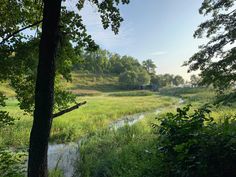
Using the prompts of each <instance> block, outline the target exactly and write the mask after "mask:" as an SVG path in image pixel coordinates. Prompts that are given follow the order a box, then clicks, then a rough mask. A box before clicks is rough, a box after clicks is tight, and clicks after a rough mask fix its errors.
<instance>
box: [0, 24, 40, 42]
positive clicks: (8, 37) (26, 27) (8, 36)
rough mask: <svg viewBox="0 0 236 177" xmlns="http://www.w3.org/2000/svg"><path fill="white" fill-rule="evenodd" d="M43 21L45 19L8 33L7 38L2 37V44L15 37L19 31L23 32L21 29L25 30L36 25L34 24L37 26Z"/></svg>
mask: <svg viewBox="0 0 236 177" xmlns="http://www.w3.org/2000/svg"><path fill="white" fill-rule="evenodd" d="M42 21H43V20H40V21H37V22H35V23H33V24H31V25H28V26H25V27H23V28H21V29H19V30H17V31H15V32H13V33H11V34H9V35H7V36H6V37H5V38H3V39H2V41H1V42H0V45H1V44H3V43H4V42H6V41H7V40H8V39H10V38H11V37H13V36H14V35H16V34H17V33H19V32H21V31H24V30H25V29H28V28H32V27H34V26H36V25H38V24H40V23H42Z"/></svg>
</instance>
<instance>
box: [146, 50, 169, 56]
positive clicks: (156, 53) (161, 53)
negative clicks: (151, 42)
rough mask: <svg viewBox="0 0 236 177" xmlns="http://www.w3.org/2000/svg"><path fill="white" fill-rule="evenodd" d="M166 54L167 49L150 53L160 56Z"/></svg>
mask: <svg viewBox="0 0 236 177" xmlns="http://www.w3.org/2000/svg"><path fill="white" fill-rule="evenodd" d="M165 54H167V52H166V51H157V52H152V53H150V55H152V56H160V55H165Z"/></svg>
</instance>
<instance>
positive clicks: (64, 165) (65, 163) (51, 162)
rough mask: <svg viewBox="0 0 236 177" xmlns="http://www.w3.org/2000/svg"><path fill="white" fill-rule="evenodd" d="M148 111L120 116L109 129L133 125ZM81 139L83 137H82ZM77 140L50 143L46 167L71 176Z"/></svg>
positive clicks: (75, 158)
mask: <svg viewBox="0 0 236 177" xmlns="http://www.w3.org/2000/svg"><path fill="white" fill-rule="evenodd" d="M183 103H184V100H183V99H182V98H180V99H179V104H183ZM161 112H162V110H161V109H160V108H159V109H156V110H155V111H154V113H156V114H159V113H161ZM148 113H150V112H143V113H138V114H133V115H128V116H124V117H121V118H120V119H119V120H117V121H115V122H112V123H111V124H110V125H109V127H108V128H109V129H114V130H117V129H119V128H121V127H123V126H125V125H130V126H131V125H133V124H135V123H137V122H138V121H140V120H142V119H143V118H144V117H145V115H146V114H148ZM82 139H83V138H82ZM79 144H80V141H79V142H77V143H76V142H74V143H68V144H50V145H49V147H48V168H49V170H53V169H60V170H62V171H63V173H64V176H65V177H72V176H73V172H74V164H75V161H76V160H77V158H78V155H79V154H78V152H79V151H78V148H79Z"/></svg>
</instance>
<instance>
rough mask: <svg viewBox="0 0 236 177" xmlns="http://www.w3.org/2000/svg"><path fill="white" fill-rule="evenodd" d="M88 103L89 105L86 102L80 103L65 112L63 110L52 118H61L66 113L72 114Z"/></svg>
mask: <svg viewBox="0 0 236 177" xmlns="http://www.w3.org/2000/svg"><path fill="white" fill-rule="evenodd" d="M86 103H87V102H86V101H84V102H81V103H78V104H76V105H74V106H72V107H70V108H67V109H65V110H62V111H60V112H58V113H55V114H53V115H52V118H53V119H54V118H56V117H59V116H61V115H63V114H65V113H68V112H71V111H73V110H75V109H78V108H79V107H80V106H82V105H84V104H86Z"/></svg>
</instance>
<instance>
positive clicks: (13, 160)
mask: <svg viewBox="0 0 236 177" xmlns="http://www.w3.org/2000/svg"><path fill="white" fill-rule="evenodd" d="M25 161H26V153H24V152H13V151H10V150H1V151H0V173H1V176H2V177H23V176H24V174H25V173H26V168H25Z"/></svg>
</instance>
